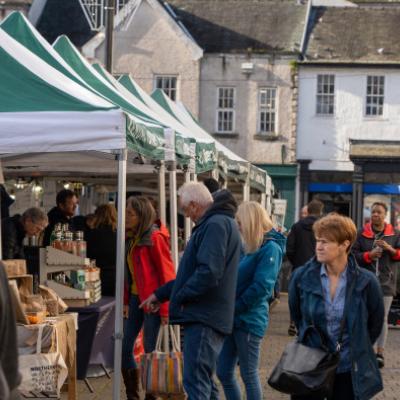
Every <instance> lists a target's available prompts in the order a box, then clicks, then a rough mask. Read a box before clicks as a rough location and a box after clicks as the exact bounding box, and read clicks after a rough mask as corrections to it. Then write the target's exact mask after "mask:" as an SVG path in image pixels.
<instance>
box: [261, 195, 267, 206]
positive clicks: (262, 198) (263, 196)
mask: <svg viewBox="0 0 400 400" xmlns="http://www.w3.org/2000/svg"><path fill="white" fill-rule="evenodd" d="M261 207H262V208H265V209H266V208H267V193H263V192H261Z"/></svg>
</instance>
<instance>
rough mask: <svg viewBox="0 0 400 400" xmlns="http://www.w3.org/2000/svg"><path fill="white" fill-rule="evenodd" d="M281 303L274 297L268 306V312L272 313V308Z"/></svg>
mask: <svg viewBox="0 0 400 400" xmlns="http://www.w3.org/2000/svg"><path fill="white" fill-rule="evenodd" d="M280 302H281V301H280V300H279V299H277V298H276V297H275V298H274V299H273V300H272V301H271V304H270V305H269V311H272V309H273V308H275V307H276V306H277V305H278V304H279V303H280Z"/></svg>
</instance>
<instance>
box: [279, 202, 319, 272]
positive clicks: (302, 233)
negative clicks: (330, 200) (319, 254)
mask: <svg viewBox="0 0 400 400" xmlns="http://www.w3.org/2000/svg"><path fill="white" fill-rule="evenodd" d="M323 208H324V205H323V204H322V203H321V202H320V201H319V200H312V201H311V202H310V203H308V205H307V211H308V216H307V217H305V218H302V219H300V221H298V222H296V223H295V224H294V225H293V226H292V228H291V229H290V233H289V235H288V238H287V244H286V255H287V257H288V259H289V261H290V263H291V264H292V267H293V269H296V268H297V267H300V266H301V265H304V264H305V263H306V262H307V261H308V260H309V259H310V258H311V257H313V256H314V255H315V243H316V242H315V237H314V233H313V230H312V227H313V225H314V222H315V221H316V220H317V219H318V218H321V215H322V211H323Z"/></svg>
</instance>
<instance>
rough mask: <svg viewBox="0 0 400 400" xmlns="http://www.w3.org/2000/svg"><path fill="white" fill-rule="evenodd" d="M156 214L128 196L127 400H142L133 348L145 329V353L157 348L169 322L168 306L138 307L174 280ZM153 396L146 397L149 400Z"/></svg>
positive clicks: (144, 200)
mask: <svg viewBox="0 0 400 400" xmlns="http://www.w3.org/2000/svg"><path fill="white" fill-rule="evenodd" d="M155 220H156V213H155V211H154V208H153V206H152V205H151V203H150V201H149V199H147V198H145V197H142V196H137V197H129V198H128V200H127V207H126V230H127V232H126V237H127V240H126V274H125V275H126V285H125V286H126V290H125V301H124V304H125V305H124V317H125V319H124V338H123V344H122V376H123V378H124V383H125V387H126V395H127V398H128V400H136V399H139V398H140V373H139V367H138V366H137V365H136V362H135V360H134V358H133V346H134V344H135V340H136V338H137V336H138V335H139V332H140V330H141V329H142V327H143V331H144V332H143V333H144V335H143V341H144V350H145V352H146V353H150V352H152V351H153V350H154V349H155V346H156V341H157V335H158V331H159V328H160V324H161V323H162V324H166V323H168V304H163V305H162V306H161V307H160V309H159V311H158V312H157V313H152V312H150V309H149V308H147V307H145V308H143V309H140V308H139V305H140V303H141V302H142V301H144V300H145V299H146V298H147V297H148V296H150V294H151V293H153V292H154V291H155V290H156V289H158V288H159V287H160V286H161V285H164V284H165V283H167V282H169V281H171V280H173V279H175V268H174V265H173V262H172V258H171V253H170V246H169V235H168V231H167V230H166V229H161V228H160V226H158V225H156V224H155V223H154V221H155ZM153 397H154V396H152V395H149V394H146V399H151V398H153Z"/></svg>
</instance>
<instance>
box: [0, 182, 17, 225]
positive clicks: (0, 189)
mask: <svg viewBox="0 0 400 400" xmlns="http://www.w3.org/2000/svg"><path fill="white" fill-rule="evenodd" d="M14 201H15V200H14V199H13V198H12V197H11V196H10V195H9V194H8V193H7V191H6V188H5V187H4V185H0V206H1V208H0V212H1V219H4V218H8V217H9V216H10V211H9V208H10V206H11V204H12V203H14Z"/></svg>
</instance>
